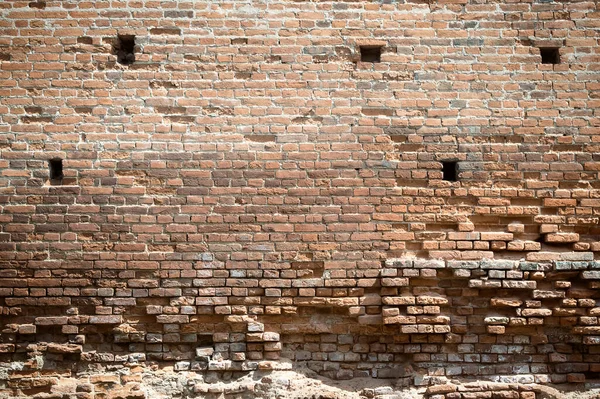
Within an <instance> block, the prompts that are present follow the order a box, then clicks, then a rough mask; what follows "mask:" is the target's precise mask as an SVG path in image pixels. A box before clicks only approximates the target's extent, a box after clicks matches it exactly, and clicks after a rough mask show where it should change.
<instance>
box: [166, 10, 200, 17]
mask: <svg viewBox="0 0 600 399" xmlns="http://www.w3.org/2000/svg"><path fill="white" fill-rule="evenodd" d="M165 18H194V12H193V11H165Z"/></svg>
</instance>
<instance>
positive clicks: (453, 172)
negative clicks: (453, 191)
mask: <svg viewBox="0 0 600 399" xmlns="http://www.w3.org/2000/svg"><path fill="white" fill-rule="evenodd" d="M442 179H443V180H446V181H457V180H458V162H457V161H442Z"/></svg>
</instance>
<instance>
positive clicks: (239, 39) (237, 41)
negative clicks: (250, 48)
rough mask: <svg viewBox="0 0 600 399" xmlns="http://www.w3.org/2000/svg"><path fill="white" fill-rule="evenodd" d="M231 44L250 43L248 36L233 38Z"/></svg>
mask: <svg viewBox="0 0 600 399" xmlns="http://www.w3.org/2000/svg"><path fill="white" fill-rule="evenodd" d="M231 44H233V45H234V46H236V45H240V44H248V38H247V37H236V38H234V39H231Z"/></svg>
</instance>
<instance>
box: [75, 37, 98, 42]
mask: <svg viewBox="0 0 600 399" xmlns="http://www.w3.org/2000/svg"><path fill="white" fill-rule="evenodd" d="M77 43H78V44H92V43H94V41H93V39H92V38H91V37H89V36H79V37H78V38H77Z"/></svg>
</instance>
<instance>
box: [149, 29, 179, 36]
mask: <svg viewBox="0 0 600 399" xmlns="http://www.w3.org/2000/svg"><path fill="white" fill-rule="evenodd" d="M150 34H151V35H181V29H179V28H152V29H150Z"/></svg>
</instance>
